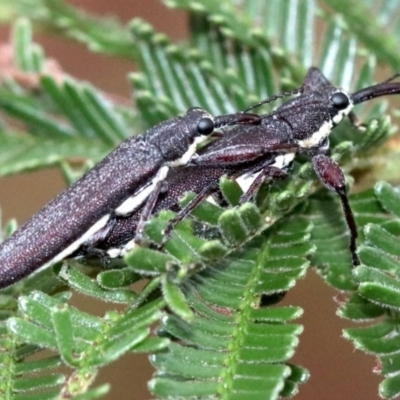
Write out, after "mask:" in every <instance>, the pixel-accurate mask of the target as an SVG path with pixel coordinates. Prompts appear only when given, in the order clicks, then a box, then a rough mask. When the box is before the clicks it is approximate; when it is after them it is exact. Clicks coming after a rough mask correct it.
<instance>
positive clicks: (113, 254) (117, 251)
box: [107, 247, 124, 258]
mask: <svg viewBox="0 0 400 400" xmlns="http://www.w3.org/2000/svg"><path fill="white" fill-rule="evenodd" d="M123 250H124V248H119V247H115V248H113V249H109V250H107V254H108V256H109V257H110V258H117V257H121V256H122V255H123V254H124V253H123Z"/></svg>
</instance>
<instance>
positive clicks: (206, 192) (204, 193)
mask: <svg viewBox="0 0 400 400" xmlns="http://www.w3.org/2000/svg"><path fill="white" fill-rule="evenodd" d="M217 190H218V183H212V184H210V185H208V186H206V187H204V188H203V189H202V190H201V191H200V192H199V193H198V194H197V195H196V197H194V198H193V199H192V200H191V201H190V202H189V203H188V204H186V206H185V207H183V208H182V209H181V210H180V211H179V212H178V213H177V214H176V216H175V217H174V218H172V219H170V220H169V221H168V225H167V226H166V228H165V229H164V231H163V238H162V240H161V243H160V245H159V246H158V248H159V249H162V248H163V247H164V245H165V243H166V242H167V240H168V239H169V237H170V236H171V233H172V231H173V229H174V228H175V226H176V225H177V224H179V222H181V221H182V220H183V219H184V218H185V217H186V216H187V215H189V214H190V213H191V212H192V211H193V210H194V209H195V208H196V207H197V206H198V205H199V204H200V203H201V202H202V201H203V200H204V199H206V198H207V197H208V196H210V195H211V194H213V193H214V192H215V191H217Z"/></svg>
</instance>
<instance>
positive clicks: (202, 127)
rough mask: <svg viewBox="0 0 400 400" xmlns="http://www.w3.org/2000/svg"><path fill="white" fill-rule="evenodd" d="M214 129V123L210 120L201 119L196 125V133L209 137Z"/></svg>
mask: <svg viewBox="0 0 400 400" xmlns="http://www.w3.org/2000/svg"><path fill="white" fill-rule="evenodd" d="M214 128H215V125H214V121H213V120H212V119H211V118H207V117H204V118H201V119H200V120H199V122H198V123H197V132H198V133H200V134H201V135H209V134H210V133H213V131H214Z"/></svg>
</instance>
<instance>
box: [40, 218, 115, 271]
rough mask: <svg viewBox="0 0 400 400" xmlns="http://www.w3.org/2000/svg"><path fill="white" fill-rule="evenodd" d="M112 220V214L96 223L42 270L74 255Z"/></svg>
mask: <svg viewBox="0 0 400 400" xmlns="http://www.w3.org/2000/svg"><path fill="white" fill-rule="evenodd" d="M109 219H110V214H107V215H104V216H103V217H101V218H100V219H99V220H98V221H97V222H96V223H94V224H93V225H92V226H91V227H90V228H89V229H88V230H87V231H86V232H85V233H84V234H83V235H82V236H81V237H80V238H79V239H77V240H75V242H73V243H72V244H70V245H69V246H68V247H67V248H66V249H64V250H63V251H62V252H61V253H58V254H57V255H56V256H55V257H54V258H52V259H51V260H50V261H49V262H47V263H46V264H44V265H43V266H42V267H41V269H42V268H45V267H48V266H50V265H53V264H55V263H58V262H59V261H62V260H64V258H66V257H68V256H69V255H70V254H72V253H73V252H74V251H75V250H78V249H79V247H80V246H81V245H82V244H83V243H85V242H86V241H87V240H88V239H90V238H91V237H92V236H93V235H95V234H96V233H97V232H99V231H100V230H101V229H103V228H104V227H105V226H106V225H107V222H108V220H109Z"/></svg>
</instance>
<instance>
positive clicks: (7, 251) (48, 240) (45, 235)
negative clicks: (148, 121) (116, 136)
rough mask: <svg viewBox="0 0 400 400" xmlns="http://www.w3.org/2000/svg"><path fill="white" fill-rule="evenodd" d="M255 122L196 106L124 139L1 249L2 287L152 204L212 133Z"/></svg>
mask: <svg viewBox="0 0 400 400" xmlns="http://www.w3.org/2000/svg"><path fill="white" fill-rule="evenodd" d="M258 120H259V117H258V116H256V115H254V114H248V113H238V114H228V115H221V116H218V117H215V118H213V117H212V116H211V115H210V114H209V113H207V112H206V111H204V110H202V109H200V108H197V107H194V108H191V109H189V110H188V111H187V113H186V114H185V115H184V116H182V117H177V118H173V119H170V120H168V121H164V122H162V123H160V124H158V125H156V126H155V127H153V128H151V129H149V130H148V131H147V132H145V133H144V134H142V135H139V136H134V137H131V138H128V139H127V140H125V141H124V142H122V143H121V144H120V145H119V146H118V147H117V148H116V149H115V150H113V151H112V152H111V153H110V154H108V155H107V156H106V157H105V158H104V159H103V160H102V161H101V162H100V163H98V164H97V165H96V166H95V167H94V168H92V169H91V170H90V171H88V172H87V173H86V174H85V175H83V177H82V178H80V179H79V180H78V181H77V182H75V183H74V184H73V185H71V186H70V187H69V188H68V189H66V190H65V191H64V192H62V193H61V194H60V195H58V196H57V197H56V198H55V199H54V200H52V201H51V202H50V203H48V204H47V205H46V206H44V207H43V208H42V209H41V210H40V211H39V212H38V213H37V214H35V215H34V216H33V217H32V218H31V219H30V220H28V221H27V222H26V223H25V224H24V225H23V226H21V228H19V229H18V230H17V231H16V232H15V233H14V234H13V235H12V236H11V237H10V238H8V239H7V240H5V241H4V242H3V243H2V244H1V245H0V288H2V287H6V286H8V285H11V284H13V283H14V282H17V281H18V280H20V279H21V278H23V277H25V276H27V275H29V274H30V273H31V272H33V271H36V270H38V269H40V268H42V267H45V266H48V265H51V264H54V263H56V262H58V261H61V260H63V259H64V258H66V257H68V256H69V255H71V254H72V253H73V252H74V251H76V250H77V249H78V248H79V247H80V246H81V245H82V244H83V243H85V242H86V241H90V240H91V238H92V237H93V236H96V237H102V236H104V237H105V236H107V233H108V232H109V231H110V229H112V227H113V225H114V224H115V222H116V221H117V219H118V218H126V217H128V216H130V215H132V214H133V213H135V211H136V210H137V209H139V208H140V207H141V206H142V204H144V203H146V202H149V204H154V203H155V201H156V199H157V196H158V194H159V191H160V188H161V187H162V182H163V181H164V179H165V178H166V176H167V175H168V172H169V170H170V169H173V168H174V167H181V166H183V165H185V164H187V163H188V162H189V160H190V158H191V157H192V156H193V154H194V153H195V151H196V146H197V145H198V144H199V143H201V142H202V141H204V140H205V139H207V137H209V136H210V135H212V134H214V131H215V130H216V129H218V128H221V127H223V126H225V125H230V124H235V123H239V124H247V123H250V124H251V123H258ZM147 212H148V213H151V209H148V210H147ZM145 219H146V216H144V219H143V220H145ZM138 229H139V227H138Z"/></svg>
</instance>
